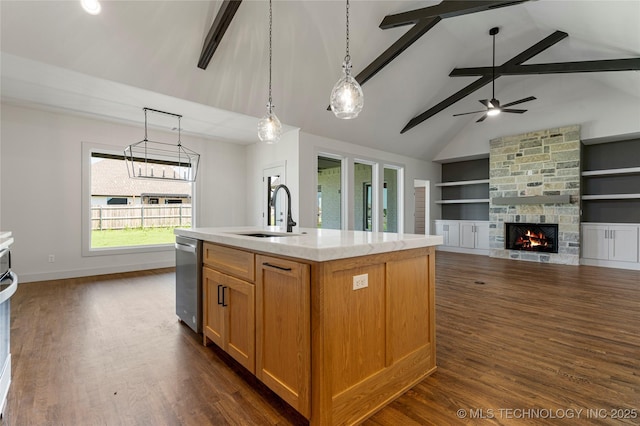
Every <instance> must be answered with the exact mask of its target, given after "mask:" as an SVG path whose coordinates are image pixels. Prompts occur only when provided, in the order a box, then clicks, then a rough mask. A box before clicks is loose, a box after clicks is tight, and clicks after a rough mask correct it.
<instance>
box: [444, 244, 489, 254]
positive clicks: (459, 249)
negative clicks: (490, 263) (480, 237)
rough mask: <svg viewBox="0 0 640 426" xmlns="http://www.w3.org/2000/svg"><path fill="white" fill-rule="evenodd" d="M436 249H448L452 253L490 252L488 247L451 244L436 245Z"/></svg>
mask: <svg viewBox="0 0 640 426" xmlns="http://www.w3.org/2000/svg"><path fill="white" fill-rule="evenodd" d="M436 250H442V251H450V252H454V253H465V254H478V255H481V256H489V253H490V252H491V250H490V249H474V248H466V247H453V246H444V245H443V246H437V247H436Z"/></svg>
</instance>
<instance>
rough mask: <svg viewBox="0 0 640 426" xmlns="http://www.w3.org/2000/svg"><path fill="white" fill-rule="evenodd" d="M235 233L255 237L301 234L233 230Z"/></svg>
mask: <svg viewBox="0 0 640 426" xmlns="http://www.w3.org/2000/svg"><path fill="white" fill-rule="evenodd" d="M231 233H232V234H234V235H241V236H243V237H254V238H270V237H294V236H298V235H301V234H294V233H292V232H260V231H256V232H231Z"/></svg>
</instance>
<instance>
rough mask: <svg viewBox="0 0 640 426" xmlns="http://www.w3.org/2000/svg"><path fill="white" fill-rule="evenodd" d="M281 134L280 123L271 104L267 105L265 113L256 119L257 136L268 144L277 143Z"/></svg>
mask: <svg viewBox="0 0 640 426" xmlns="http://www.w3.org/2000/svg"><path fill="white" fill-rule="evenodd" d="M280 136H282V124H281V123H280V120H278V117H276V114H275V113H274V112H273V105H271V104H269V105H267V114H266V115H265V116H264V117H262V118H261V119H260V121H258V138H259V139H260V140H261V141H262V142H266V143H268V144H274V143H277V142H278V141H279V140H280Z"/></svg>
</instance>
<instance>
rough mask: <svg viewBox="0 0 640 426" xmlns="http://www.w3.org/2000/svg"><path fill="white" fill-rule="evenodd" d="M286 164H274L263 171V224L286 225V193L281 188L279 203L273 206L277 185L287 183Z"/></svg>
mask: <svg viewBox="0 0 640 426" xmlns="http://www.w3.org/2000/svg"><path fill="white" fill-rule="evenodd" d="M284 170H285V166H272V167H268V168H266V169H264V170H263V171H262V188H263V189H262V192H263V194H264V196H263V201H262V203H263V204H262V205H263V209H264V210H263V214H262V216H263V221H262V223H263V225H264V226H286V223H285V216H284V209H285V208H286V207H285V206H286V201H285V198H286V197H285V194H284V192H283V191H282V190H281V191H279V192H278V200H277V204H276V206H275V208H274V207H271V197H272V195H273V190H274V188H275V187H276V186H278V185H280V184H283V183H285V176H284Z"/></svg>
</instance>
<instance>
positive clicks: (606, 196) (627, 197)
mask: <svg viewBox="0 0 640 426" xmlns="http://www.w3.org/2000/svg"><path fill="white" fill-rule="evenodd" d="M634 199H640V194H598V195H583V196H582V200H583V201H589V200H634Z"/></svg>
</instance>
